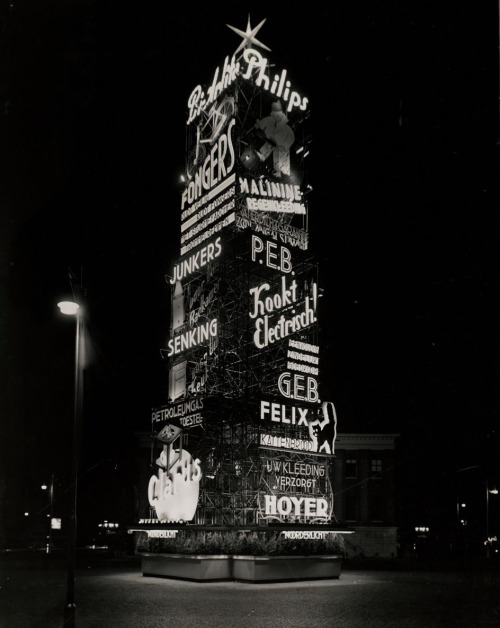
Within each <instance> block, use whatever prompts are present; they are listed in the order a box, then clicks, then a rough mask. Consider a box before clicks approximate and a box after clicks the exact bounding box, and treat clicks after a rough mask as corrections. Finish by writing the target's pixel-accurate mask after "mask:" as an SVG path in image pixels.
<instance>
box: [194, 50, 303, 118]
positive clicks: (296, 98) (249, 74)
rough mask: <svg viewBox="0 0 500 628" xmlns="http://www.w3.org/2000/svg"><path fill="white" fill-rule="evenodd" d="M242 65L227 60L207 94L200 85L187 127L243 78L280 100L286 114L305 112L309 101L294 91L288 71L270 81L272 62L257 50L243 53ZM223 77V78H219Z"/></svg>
mask: <svg viewBox="0 0 500 628" xmlns="http://www.w3.org/2000/svg"><path fill="white" fill-rule="evenodd" d="M242 61H243V64H242V63H240V61H236V59H235V58H234V56H232V57H231V59H229V57H226V58H225V59H224V65H223V67H222V72H221V71H220V68H219V67H217V68H216V70H215V73H214V76H213V79H212V83H211V85H210V87H209V88H208V89H207V91H206V92H205V91H204V89H203V87H202V86H201V85H197V86H196V87H195V88H194V90H193V91H192V92H191V95H190V96H189V98H188V103H187V105H188V109H189V115H188V119H187V124H190V123H191V122H193V121H194V120H195V119H196V118H197V117H198V116H199V115H200V114H201V113H202V112H203V111H205V110H206V109H207V108H208V107H210V105H211V104H212V103H213V102H215V100H216V99H217V98H218V97H219V96H220V95H221V94H222V92H223V91H224V90H225V89H227V88H228V87H229V86H230V85H232V83H234V81H235V80H236V78H237V77H238V75H239V74H241V76H242V78H243V79H245V80H247V81H249V82H252V83H253V84H254V85H255V86H256V87H261V88H262V89H264V90H265V91H267V92H269V93H270V94H272V95H274V96H276V98H281V99H282V100H283V101H284V102H286V103H288V105H287V112H290V111H292V110H293V109H295V108H297V107H298V108H299V110H300V111H305V110H306V109H307V105H308V103H309V100H308V99H307V98H305V97H302V96H301V95H300V94H299V93H298V92H296V91H295V90H293V89H292V84H291V82H290V81H289V80H287V78H286V76H287V71H286V70H282V71H281V73H280V74H275V75H274V77H273V79H272V80H270V79H269V76H268V75H267V70H268V67H269V65H270V64H269V61H268V60H267V59H266V58H265V57H263V56H262V55H261V54H260V52H259V51H258V50H255V49H254V48H246V49H245V50H244V51H243V57H242ZM242 65H244V66H245V67H244V68H242ZM219 74H220V78H219Z"/></svg>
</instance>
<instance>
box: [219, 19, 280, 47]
mask: <svg viewBox="0 0 500 628" xmlns="http://www.w3.org/2000/svg"><path fill="white" fill-rule="evenodd" d="M265 21H266V19H263V20H262V22H261V23H260V24H259V25H258V26H256V27H255V28H252V27H251V26H250V15H249V16H248V23H247V30H246V31H245V32H243V31H240V29H239V28H235V27H234V26H229V24H226V26H227V27H228V28H230V29H231V30H232V31H234V32H235V33H237V34H238V35H240V36H241V37H243V41H242V42H241V44H240V45H239V46H238V48H237V49H236V52H235V53H234V54H235V55H236V54H238V52H239V51H240V50H241V49H242V48H251V47H252V46H260V47H261V48H264V50H268V51H269V52H271V48H268V47H267V46H265V45H264V44H263V43H262V42H261V41H259V40H258V39H257V37H255V35H257V33H258V32H259V30H260V29H261V27H262V25H263V24H264V22H265Z"/></svg>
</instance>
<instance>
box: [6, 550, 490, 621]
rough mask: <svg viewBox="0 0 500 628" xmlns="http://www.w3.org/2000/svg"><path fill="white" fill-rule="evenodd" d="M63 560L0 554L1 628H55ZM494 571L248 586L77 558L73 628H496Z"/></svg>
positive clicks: (403, 569) (410, 572)
mask: <svg viewBox="0 0 500 628" xmlns="http://www.w3.org/2000/svg"><path fill="white" fill-rule="evenodd" d="M66 573H67V572H66V563H65V561H64V557H63V556H60V555H57V554H52V555H47V554H44V553H41V552H8V553H4V554H2V556H1V590H0V594H1V600H0V626H2V628H56V627H57V628H60V627H61V626H63V608H64V604H65V600H66ZM499 591H500V563H498V562H489V563H485V562H468V563H460V562H446V563H444V562H443V563H431V562H423V561H422V562H414V563H410V562H404V563H403V562H399V561H393V562H384V563H374V562H368V563H361V562H358V561H355V562H353V561H345V562H344V564H343V567H342V573H341V576H340V578H339V579H338V580H322V581H309V582H292V583H290V582H288V583H276V584H271V585H269V584H248V583H239V582H224V583H201V584H200V583H193V582H186V581H178V580H168V579H163V578H154V577H144V576H142V573H141V571H140V562H139V559H138V557H134V556H127V557H124V558H120V559H115V558H112V559H110V558H109V557H105V556H104V557H103V556H100V557H98V556H96V555H86V556H85V555H80V556H79V557H78V563H77V570H76V585H75V601H76V606H77V611H76V613H77V614H76V626H78V628H101V627H102V626H106V627H108V626H110V627H111V626H112V627H113V628H128V627H134V628H143V627H144V628H155V627H160V626H161V627H162V628H170V627H174V626H175V627H177V626H179V625H180V626H182V628H267V627H269V628H271V627H273V628H274V627H289V626H290V627H292V626H293V627H297V628H318V627H327V626H328V627H331V626H336V627H347V628H357V627H360V628H379V627H380V628H382V627H383V628H392V627H394V628H407V627H420V626H422V627H425V628H434V627H438V626H455V627H462V626H463V627H464V628H465V627H467V628H486V627H490V626H500V598H499V595H498V592H499Z"/></svg>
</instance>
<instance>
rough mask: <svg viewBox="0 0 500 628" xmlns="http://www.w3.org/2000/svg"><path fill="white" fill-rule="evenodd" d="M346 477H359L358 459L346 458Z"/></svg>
mask: <svg viewBox="0 0 500 628" xmlns="http://www.w3.org/2000/svg"><path fill="white" fill-rule="evenodd" d="M345 477H346V478H357V477H358V462H357V460H352V459H349V458H348V459H346V461H345Z"/></svg>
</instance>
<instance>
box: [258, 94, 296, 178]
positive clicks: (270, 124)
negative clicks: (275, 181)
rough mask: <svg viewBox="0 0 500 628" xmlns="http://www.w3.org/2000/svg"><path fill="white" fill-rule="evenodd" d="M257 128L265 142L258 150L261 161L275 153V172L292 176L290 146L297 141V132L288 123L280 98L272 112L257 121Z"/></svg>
mask: <svg viewBox="0 0 500 628" xmlns="http://www.w3.org/2000/svg"><path fill="white" fill-rule="evenodd" d="M254 126H255V128H256V129H257V130H258V131H261V133H262V135H263V136H264V138H265V142H264V143H263V144H262V146H261V147H260V148H259V149H258V150H257V155H258V157H259V159H260V160H261V161H266V159H267V158H268V157H269V156H270V155H271V154H272V155H273V167H274V171H273V174H274V176H275V177H278V178H281V176H282V175H286V176H287V177H289V176H290V148H291V147H292V144H293V143H294V141H295V133H294V132H293V130H292V128H291V127H290V126H289V124H288V118H287V116H286V114H285V112H284V111H283V107H282V106H281V103H280V101H279V100H277V101H275V102H273V103H272V105H271V114H270V115H269V116H266V117H264V118H261V119H260V120H257V122H256V123H255V125H254Z"/></svg>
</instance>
